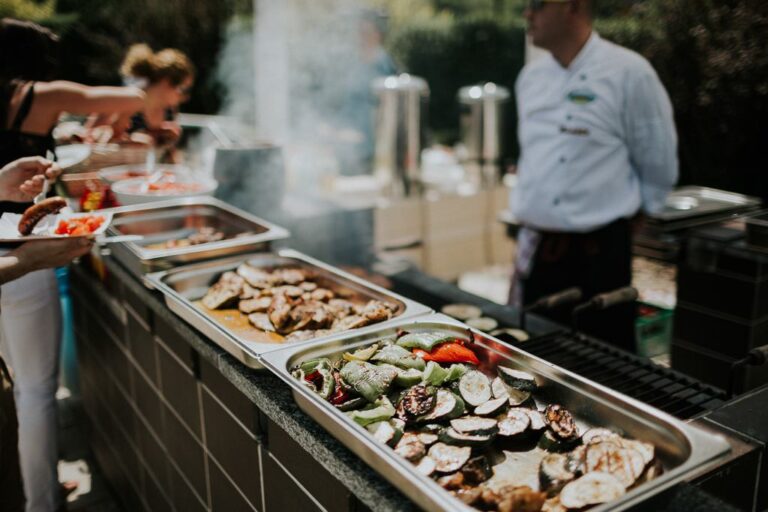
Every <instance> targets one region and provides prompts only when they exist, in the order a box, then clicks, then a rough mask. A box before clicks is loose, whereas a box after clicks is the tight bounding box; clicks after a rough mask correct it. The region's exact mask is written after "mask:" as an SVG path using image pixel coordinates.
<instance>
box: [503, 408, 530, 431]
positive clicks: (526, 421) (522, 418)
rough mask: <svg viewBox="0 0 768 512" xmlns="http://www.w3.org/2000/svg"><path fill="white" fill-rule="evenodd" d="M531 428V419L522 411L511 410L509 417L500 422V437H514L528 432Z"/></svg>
mask: <svg viewBox="0 0 768 512" xmlns="http://www.w3.org/2000/svg"><path fill="white" fill-rule="evenodd" d="M530 426H531V418H530V416H528V414H526V412H525V411H524V410H522V409H511V410H509V411H508V412H507V416H506V417H505V418H504V419H502V420H500V421H499V435H501V436H506V437H512V436H517V435H520V434H522V433H523V432H525V431H526V430H528V427H530Z"/></svg>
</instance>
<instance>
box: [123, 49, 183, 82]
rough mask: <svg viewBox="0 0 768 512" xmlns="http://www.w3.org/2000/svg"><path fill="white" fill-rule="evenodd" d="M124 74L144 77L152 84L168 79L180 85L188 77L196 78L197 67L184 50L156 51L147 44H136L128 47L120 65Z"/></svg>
mask: <svg viewBox="0 0 768 512" xmlns="http://www.w3.org/2000/svg"><path fill="white" fill-rule="evenodd" d="M120 73H121V74H122V75H123V76H127V77H134V78H144V79H146V80H147V81H149V83H150V84H154V83H157V82H159V81H161V80H163V79H167V80H168V81H169V82H170V83H171V85H173V86H178V85H181V84H182V83H184V81H185V80H187V78H190V77H192V78H194V76H195V67H194V65H192V61H190V60H189V57H187V56H186V55H185V54H184V53H183V52H181V51H179V50H176V49H173V48H166V49H165V50H160V51H159V52H157V53H155V52H153V51H152V48H150V47H149V46H147V45H146V44H135V45H133V46H131V47H130V48H129V49H128V53H127V54H126V55H125V59H124V60H123V64H122V65H121V66H120Z"/></svg>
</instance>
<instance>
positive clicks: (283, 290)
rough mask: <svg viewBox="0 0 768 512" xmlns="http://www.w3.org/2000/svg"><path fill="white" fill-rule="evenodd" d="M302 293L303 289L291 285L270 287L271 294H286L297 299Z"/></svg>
mask: <svg viewBox="0 0 768 512" xmlns="http://www.w3.org/2000/svg"><path fill="white" fill-rule="evenodd" d="M303 293H304V290H302V289H301V288H299V287H298V286H293V285H284V286H275V287H274V288H272V295H280V294H283V295H287V296H289V297H291V298H292V299H298V298H299V297H301V295H302V294H303Z"/></svg>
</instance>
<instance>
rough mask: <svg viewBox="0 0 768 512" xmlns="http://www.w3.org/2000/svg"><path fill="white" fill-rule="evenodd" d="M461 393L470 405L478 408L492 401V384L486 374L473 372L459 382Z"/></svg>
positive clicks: (465, 375)
mask: <svg viewBox="0 0 768 512" xmlns="http://www.w3.org/2000/svg"><path fill="white" fill-rule="evenodd" d="M459 392H460V393H461V398H463V399H464V401H465V402H467V403H468V404H469V405H472V406H478V405H480V404H483V403H485V402H487V401H488V400H490V399H491V382H490V381H489V380H488V377H486V376H485V374H484V373H482V372H480V371H478V370H471V371H469V372H467V373H466V374H464V376H463V377H462V378H461V379H460V380H459Z"/></svg>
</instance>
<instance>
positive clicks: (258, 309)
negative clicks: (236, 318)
mask: <svg viewBox="0 0 768 512" xmlns="http://www.w3.org/2000/svg"><path fill="white" fill-rule="evenodd" d="M271 304H272V298H271V297H259V298H258V299H247V300H241V301H240V304H238V305H237V309H239V310H240V311H242V312H243V313H245V314H251V313H264V312H265V311H267V310H268V309H269V306H270V305H271Z"/></svg>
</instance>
